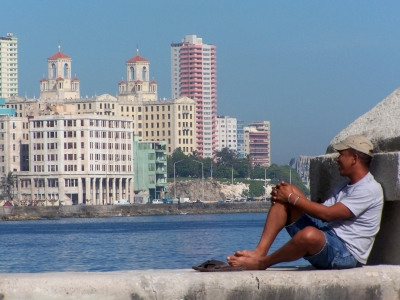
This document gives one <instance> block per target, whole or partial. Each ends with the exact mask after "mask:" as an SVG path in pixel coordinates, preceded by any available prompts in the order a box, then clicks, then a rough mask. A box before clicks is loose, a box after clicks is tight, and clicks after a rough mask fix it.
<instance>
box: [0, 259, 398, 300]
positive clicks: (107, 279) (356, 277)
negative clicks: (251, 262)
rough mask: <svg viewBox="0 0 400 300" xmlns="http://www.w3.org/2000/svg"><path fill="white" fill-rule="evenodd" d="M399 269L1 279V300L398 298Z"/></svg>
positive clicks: (3, 276) (129, 273)
mask: <svg viewBox="0 0 400 300" xmlns="http://www.w3.org/2000/svg"><path fill="white" fill-rule="evenodd" d="M399 289H400V267H399V266H374V267H371V266H367V267H362V268H356V269H350V270H340V271H339V270H333V271H319V270H313V269H310V268H305V269H304V268H303V269H302V268H299V269H298V268H287V269H284V268H271V269H269V270H266V271H243V272H229V273H200V272H196V271H194V270H148V271H125V272H108V273H41V274H0V299H5V300H16V299H24V300H29V299H35V300H39V299H40V300H55V299H80V300H82V299H83V300H102V299H104V300H111V299H118V300H124V299H126V300H139V299H157V300H162V299H204V300H206V299H210V300H223V299H229V300H232V299H240V300H246V299H285V300H286V299H291V300H293V299H294V300H296V299H309V300H314V299H315V300H316V299H351V300H354V299H391V300H393V299H399V295H400V291H399Z"/></svg>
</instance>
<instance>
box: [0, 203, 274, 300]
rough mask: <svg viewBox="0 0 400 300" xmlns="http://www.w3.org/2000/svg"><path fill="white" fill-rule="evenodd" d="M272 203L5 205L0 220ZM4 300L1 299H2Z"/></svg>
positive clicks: (253, 207)
mask: <svg viewBox="0 0 400 300" xmlns="http://www.w3.org/2000/svg"><path fill="white" fill-rule="evenodd" d="M269 207H270V203H269V202H231V203H184V204H180V205H178V204H134V205H104V206H102V205H74V206H61V207H58V206H47V207H46V206H17V207H12V206H2V207H0V220H36V219H57V218H99V217H114V216H154V215H168V214H180V213H188V214H210V213H238V212H267V211H268V209H269ZM0 300H1V299H0Z"/></svg>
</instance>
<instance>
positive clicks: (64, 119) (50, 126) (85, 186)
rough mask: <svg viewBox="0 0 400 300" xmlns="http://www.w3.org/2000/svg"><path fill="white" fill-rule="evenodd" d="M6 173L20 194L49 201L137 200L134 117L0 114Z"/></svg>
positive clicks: (0, 163) (0, 161) (0, 153)
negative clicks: (134, 188) (134, 186)
mask: <svg viewBox="0 0 400 300" xmlns="http://www.w3.org/2000/svg"><path fill="white" fill-rule="evenodd" d="M0 142H1V145H0V169H1V172H2V174H1V175H2V176H4V175H5V174H7V173H8V172H10V171H11V172H13V173H14V175H16V176H17V184H16V191H15V195H14V196H15V198H17V199H19V200H21V201H24V202H26V201H33V202H43V204H44V205H52V204H54V203H56V204H58V202H59V203H61V204H67V205H72V204H80V203H85V204H88V205H105V204H110V203H113V202H114V201H115V200H119V199H130V200H132V202H133V195H134V192H133V191H134V190H133V168H132V165H133V160H132V150H133V149H132V143H133V134H132V121H131V120H129V119H127V118H121V117H109V116H107V117H104V116H96V115H57V114H53V115H46V116H35V117H32V118H29V119H27V118H19V117H6V116H2V117H0Z"/></svg>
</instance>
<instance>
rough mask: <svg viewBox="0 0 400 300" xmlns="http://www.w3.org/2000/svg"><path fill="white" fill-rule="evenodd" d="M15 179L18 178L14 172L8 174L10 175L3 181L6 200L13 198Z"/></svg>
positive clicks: (2, 185)
mask: <svg viewBox="0 0 400 300" xmlns="http://www.w3.org/2000/svg"><path fill="white" fill-rule="evenodd" d="M15 178H16V176H15V175H14V174H13V173H12V172H8V174H7V175H6V176H4V177H2V179H1V188H2V191H3V197H4V198H5V199H6V200H12V198H13V192H14V184H15Z"/></svg>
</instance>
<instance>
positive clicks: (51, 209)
mask: <svg viewBox="0 0 400 300" xmlns="http://www.w3.org/2000/svg"><path fill="white" fill-rule="evenodd" d="M269 207H270V202H231V203H216V202H210V203H184V204H180V205H178V204H133V205H72V206H2V207H0V220H3V221H7V220H8V221H13V220H37V219H58V218H101V217H115V216H155V215H169V214H181V213H188V214H219V213H239V212H268V209H269Z"/></svg>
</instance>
